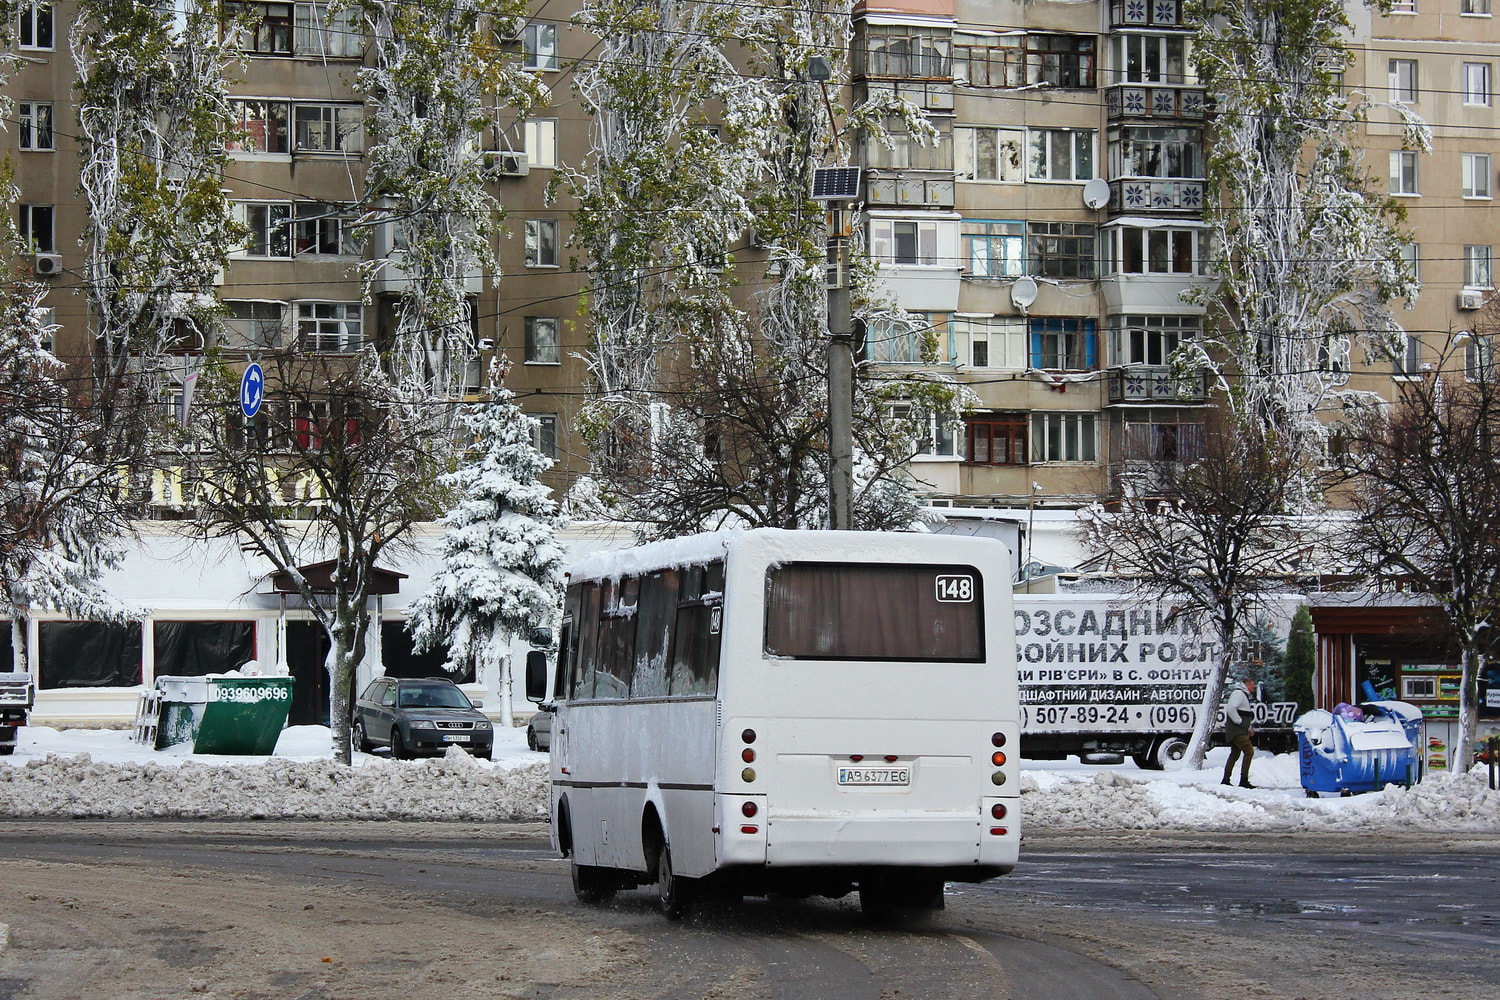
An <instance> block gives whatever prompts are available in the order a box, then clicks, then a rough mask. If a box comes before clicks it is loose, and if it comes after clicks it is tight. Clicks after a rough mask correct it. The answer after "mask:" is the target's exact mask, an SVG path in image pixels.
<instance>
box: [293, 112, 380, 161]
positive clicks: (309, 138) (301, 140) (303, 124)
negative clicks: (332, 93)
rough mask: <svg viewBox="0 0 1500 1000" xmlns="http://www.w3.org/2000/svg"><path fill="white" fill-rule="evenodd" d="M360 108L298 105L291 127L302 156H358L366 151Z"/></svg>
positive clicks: (296, 147) (298, 150) (297, 148)
mask: <svg viewBox="0 0 1500 1000" xmlns="http://www.w3.org/2000/svg"><path fill="white" fill-rule="evenodd" d="M362 122H363V110H362V109H361V108H360V106H359V105H358V104H298V105H294V106H293V108H292V124H293V128H294V135H295V138H296V146H295V149H296V151H297V152H299V153H358V152H359V151H360V150H361V149H363V148H364V142H363V135H362V131H363V130H362V127H361V125H362Z"/></svg>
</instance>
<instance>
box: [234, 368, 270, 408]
mask: <svg viewBox="0 0 1500 1000" xmlns="http://www.w3.org/2000/svg"><path fill="white" fill-rule="evenodd" d="M265 398H266V375H265V373H264V372H262V371H261V370H260V365H257V364H254V363H253V362H252V363H251V365H250V366H249V367H248V368H246V369H245V374H244V377H242V378H241V379H240V411H241V412H243V413H244V414H245V416H246V418H249V417H253V416H255V415H256V414H257V413H259V412H260V404H261V401H262V400H264V399H265Z"/></svg>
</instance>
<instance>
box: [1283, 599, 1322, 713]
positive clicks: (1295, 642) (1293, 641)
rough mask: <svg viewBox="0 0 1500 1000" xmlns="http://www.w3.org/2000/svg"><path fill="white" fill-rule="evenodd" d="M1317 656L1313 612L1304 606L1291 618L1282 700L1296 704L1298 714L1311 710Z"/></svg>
mask: <svg viewBox="0 0 1500 1000" xmlns="http://www.w3.org/2000/svg"><path fill="white" fill-rule="evenodd" d="M1317 655H1318V654H1317V643H1316V639H1315V637H1314V635H1313V623H1312V612H1311V611H1309V610H1308V608H1307V605H1305V604H1304V605H1302V606H1301V607H1299V608H1298V609H1297V613H1296V614H1295V615H1293V616H1292V631H1291V633H1290V634H1289V635H1288V636H1287V638H1286V668H1285V676H1286V691H1285V696H1286V700H1287V701H1295V702H1296V703H1297V711H1298V712H1306V711H1309V710H1311V709H1312V707H1313V704H1314V702H1313V686H1312V683H1313V669H1314V667H1316V666H1317Z"/></svg>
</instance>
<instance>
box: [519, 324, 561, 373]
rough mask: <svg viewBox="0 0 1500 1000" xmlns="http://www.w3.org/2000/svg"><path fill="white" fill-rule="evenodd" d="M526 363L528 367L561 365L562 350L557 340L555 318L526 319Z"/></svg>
mask: <svg viewBox="0 0 1500 1000" xmlns="http://www.w3.org/2000/svg"><path fill="white" fill-rule="evenodd" d="M526 363H527V364H528V365H557V364H562V348H561V346H560V344H559V343H558V339H557V318H556V317H554V316H527V317H526Z"/></svg>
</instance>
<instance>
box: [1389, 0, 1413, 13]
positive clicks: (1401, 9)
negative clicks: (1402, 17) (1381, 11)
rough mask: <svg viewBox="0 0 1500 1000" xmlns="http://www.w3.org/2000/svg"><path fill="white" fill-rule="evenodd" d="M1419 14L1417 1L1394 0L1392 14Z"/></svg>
mask: <svg viewBox="0 0 1500 1000" xmlns="http://www.w3.org/2000/svg"><path fill="white" fill-rule="evenodd" d="M1416 12H1417V0H1392V3H1391V13H1392V14H1415V13H1416Z"/></svg>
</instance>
